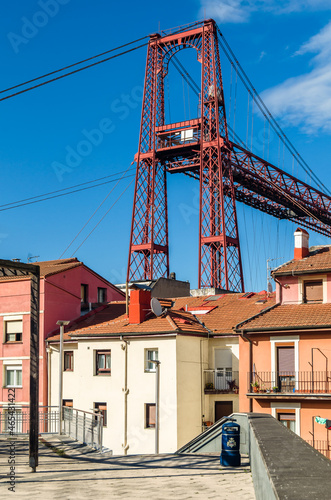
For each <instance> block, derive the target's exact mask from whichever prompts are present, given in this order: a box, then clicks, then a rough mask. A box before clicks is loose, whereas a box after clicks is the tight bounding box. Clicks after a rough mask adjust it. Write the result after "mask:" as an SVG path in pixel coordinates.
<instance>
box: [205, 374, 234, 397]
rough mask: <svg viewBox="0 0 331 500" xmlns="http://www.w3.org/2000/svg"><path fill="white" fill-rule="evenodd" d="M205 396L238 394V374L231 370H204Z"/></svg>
mask: <svg viewBox="0 0 331 500" xmlns="http://www.w3.org/2000/svg"><path fill="white" fill-rule="evenodd" d="M204 390H205V394H222V393H223V394H225V393H229V392H234V393H238V390H239V372H235V371H232V370H226V369H220V370H204Z"/></svg>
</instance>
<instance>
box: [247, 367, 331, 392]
mask: <svg viewBox="0 0 331 500" xmlns="http://www.w3.org/2000/svg"><path fill="white" fill-rule="evenodd" d="M247 378H248V382H247V392H249V393H282V394H298V393H302V394H317V393H320V394H323V393H326V394H327V393H330V392H331V372H330V371H317V372H316V371H314V372H313V371H299V372H296V371H287V372H286V371H278V372H253V373H248V377H247Z"/></svg>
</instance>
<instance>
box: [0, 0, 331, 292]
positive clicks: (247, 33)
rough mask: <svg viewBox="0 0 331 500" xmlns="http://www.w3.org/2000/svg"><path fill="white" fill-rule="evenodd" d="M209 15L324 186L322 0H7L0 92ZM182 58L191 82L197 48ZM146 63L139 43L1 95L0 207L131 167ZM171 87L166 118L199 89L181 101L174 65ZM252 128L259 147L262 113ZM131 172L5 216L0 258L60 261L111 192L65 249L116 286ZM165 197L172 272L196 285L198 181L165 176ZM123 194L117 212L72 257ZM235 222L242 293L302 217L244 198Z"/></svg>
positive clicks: (1, 17) (328, 66)
mask: <svg viewBox="0 0 331 500" xmlns="http://www.w3.org/2000/svg"><path fill="white" fill-rule="evenodd" d="M204 17H206V18H209V17H213V18H214V19H215V20H216V21H217V23H218V25H219V27H220V29H221V31H222V32H223V34H224V35H225V37H226V39H227V41H228V42H229V44H230V45H231V47H232V49H233V51H234V52H235V54H236V56H237V58H238V60H239V61H240V63H241V65H242V66H243V68H244V69H245V71H246V73H247V74H248V76H249V77H250V79H251V81H252V82H253V84H254V86H255V88H256V89H257V91H258V92H259V93H260V94H261V95H262V97H263V99H264V100H265V102H266V103H267V105H268V106H269V108H270V109H271V111H272V112H273V114H274V115H275V117H276V118H277V120H278V121H279V123H280V124H281V126H282V127H283V129H284V131H285V132H286V134H287V135H288V137H289V138H290V139H291V141H292V142H293V143H294V145H295V146H296V148H297V149H298V151H299V152H300V154H301V155H302V156H303V158H304V159H305V160H306V161H307V163H308V164H309V165H310V167H311V168H312V169H313V170H314V172H315V173H317V175H318V176H319V177H320V178H321V180H322V181H323V182H324V184H325V185H326V186H327V188H328V189H331V182H330V176H329V165H330V163H331V162H330V160H331V153H330V148H329V142H330V134H331V92H330V90H331V63H330V60H331V59H330V55H331V54H330V53H331V48H330V47H331V5H330V2H329V1H318V0H314V1H313V0H311V1H308V0H306V1H304V0H302V1H300V0H292V1H290V0H289V1H277V2H276V1H273V0H257V1H254V0H253V1H250V2H247V1H240V0H225V1H222V2H221V1H214V0H209V1H208V0H206V1H205V0H201V1H198V0H193V1H182V2H174V1H171V0H170V1H168V2H166V3H160V2H150V1H146V2H140V3H137V2H131V1H128V2H125V3H120V2H112V1H106V0H93V1H92V0H50V1H47V0H39V1H38V0H37V1H35V0H24V1H23V0H16V1H15V0H11V1H9V0H6V1H3V2H1V6H0V34H1V66H2V71H1V86H0V88H1V89H6V88H7V87H10V86H12V85H15V84H18V83H20V82H23V81H26V80H29V79H31V78H34V77H36V76H39V75H41V74H44V73H47V72H49V71H52V70H54V69H57V68H60V67H63V66H66V65H69V64H72V63H74V62H76V61H79V60H81V59H84V58H87V57H91V56H93V55H95V54H98V53H100V52H103V51H106V50H108V49H111V48H113V47H116V46H118V45H121V44H125V43H127V42H130V41H132V40H135V39H137V38H139V37H142V36H144V35H148V34H150V33H153V32H156V31H158V30H159V29H161V30H162V29H167V28H171V27H176V26H180V25H182V24H188V23H191V22H194V21H196V20H199V19H203V18H204ZM185 52H188V54H185ZM180 58H181V61H182V62H183V63H185V66H186V67H187V69H188V70H189V71H190V73H192V75H193V76H194V77H196V76H197V75H198V73H199V64H198V63H197V62H196V58H195V56H194V55H192V54H190V51H183V52H182V53H180ZM145 60H146V48H142V49H139V50H137V51H135V52H132V53H130V54H128V55H125V56H122V57H120V58H118V59H114V60H112V61H109V62H107V63H104V64H101V65H99V66H97V67H95V68H91V69H89V70H86V71H83V72H81V73H78V74H77V75H73V76H71V77H69V78H66V79H63V80H60V81H58V82H54V83H51V84H49V85H46V86H44V87H41V88H39V89H36V90H33V91H31V92H28V93H25V94H22V95H20V96H17V97H15V98H13V99H8V100H6V101H2V102H0V105H1V113H0V124H1V125H0V127H1V136H0V141H1V158H0V162H1V172H2V190H1V193H2V196H1V200H2V202H1V203H0V204H1V205H3V204H7V203H11V202H14V201H17V200H21V199H25V198H28V197H30V196H36V195H39V194H42V193H47V192H51V191H56V190H60V189H64V188H68V187H70V186H74V185H77V184H81V183H84V182H88V181H91V180H93V179H98V178H101V177H104V176H109V175H112V174H116V173H117V172H122V171H124V170H126V169H127V168H129V167H130V164H131V162H132V161H133V157H134V154H135V153H136V151H137V145H138V136H139V124H140V114H141V95H142V88H143V80H144V70H145ZM221 64H222V70H223V77H224V87H225V91H226V92H228V90H227V89H229V86H230V84H229V80H230V73H229V69H228V68H227V62H226V60H225V58H224V55H222V53H221ZM223 65H224V66H223ZM196 79H197V81H199V80H198V78H196ZM169 89H170V90H169V92H170V102H171V108H170V109H171V118H174V117H175V114H176V111H177V114H180V112H182V113H184V114H187V115H188V114H192V117H193V115H194V106H195V103H194V100H193V97H192V96H191V98H190V99H189V94H188V91H187V89H186V87H185V84H184V83H183V82H182V81H181V79H178V76H176V75H175V73H174V70H170V71H169ZM183 95H184V96H185V106H184V105H183V97H182V96H183ZM177 104H178V105H177ZM166 106H167V104H166ZM167 109H169V108H167ZM180 110H181V111H180ZM167 113H168V111H167ZM244 115H245V110H244V109H243V110H242V116H240V113H238V117H237V127H238V131H239V130H241V129H242V131H244V129H245V127H244V123H243V122H242V123H241V124H240V120H243V119H244V118H243V117H244ZM232 118H233V115H232ZM256 124H257V125H255V129H254V136H253V133H252V138H253V140H254V142H255V141H256V140H257V141H258V138H259V136H261V126H262V125H261V123H259V122H258V121H256ZM259 134H260V135H259ZM276 142H277V141H276ZM276 142H274V144H273V148H274V149H275V151H276V150H277V144H276ZM63 166H64V167H65V168H63ZM289 168H290V167H289ZM293 168H294V174H295V175H298V176H299V177H300V178H301V179H303V180H307V181H308V182H309V181H310V179H309V178H306V177H305V174H304V173H303V172H302V171H300V169H297V168H296V167H295V166H294V167H293V165H292V169H293ZM130 173H131V172H130ZM108 180H110V179H108ZM131 180H132V177H130V178H127V179H123V180H122V181H121V182H120V183H119V184H118V185H117V186H116V187H114V186H115V184H114V183H113V184H105V185H103V186H100V187H97V188H95V189H90V190H87V191H82V192H79V193H76V194H73V195H70V196H66V197H61V198H55V199H52V200H49V201H45V202H43V203H36V204H33V205H27V206H24V207H21V208H16V209H13V210H6V211H1V212H0V255H1V258H4V259H12V258H21V259H22V260H23V261H25V262H26V261H27V258H28V257H31V256H35V255H39V256H40V260H47V259H56V258H59V257H60V256H61V254H62V253H63V251H64V250H65V249H66V247H67V246H68V245H69V243H70V242H71V241H72V239H73V238H74V237H75V236H76V234H77V233H78V232H79V231H80V230H81V228H82V227H83V225H84V224H85V223H86V222H87V220H88V219H89V217H90V216H91V215H92V214H93V212H94V211H95V210H96V209H97V207H98V206H99V204H100V203H101V202H102V200H103V199H104V198H105V197H106V196H107V194H108V193H109V191H110V190H111V189H112V188H113V187H114V190H113V192H112V193H111V194H110V195H109V196H108V198H107V200H106V201H105V203H104V204H103V205H102V207H101V209H100V210H99V211H98V212H97V214H96V216H95V217H94V218H93V219H92V220H91V221H90V223H89V224H88V225H87V227H86V228H85V229H84V230H83V231H82V233H81V234H80V235H79V237H78V238H77V240H76V241H75V242H74V243H73V245H72V246H71V247H70V248H69V250H68V251H67V252H66V253H65V254H64V256H65V257H69V256H71V255H72V253H74V255H75V256H77V257H78V258H79V259H81V260H83V261H84V262H85V263H86V264H87V265H88V266H90V267H91V268H92V269H94V270H96V271H97V272H99V273H100V274H102V275H104V276H105V277H106V278H108V279H109V280H111V281H113V282H115V283H116V282H122V281H124V279H125V274H126V266H127V258H128V245H129V233H130V224H131V213H132V200H133V183H132V184H131V185H130V186H129V187H127V186H128V184H129V182H131ZM126 188H127V190H126V191H125V193H124V194H123V195H122V196H121V197H120V195H121V194H122V192H123V191H124V190H125V189H126ZM168 194H169V233H170V267H171V271H175V272H176V273H177V277H178V278H179V279H183V280H190V281H191V284H192V286H193V287H195V286H197V272H198V264H197V252H198V210H197V209H198V196H197V194H198V183H196V182H194V181H193V180H189V179H186V178H185V177H182V176H172V177H171V178H170V179H169V189H168ZM118 197H120V199H119V201H118V202H117V203H116V204H115V206H114V208H112V209H111V210H110V211H109V213H108V215H107V216H105V218H104V219H103V221H102V222H101V223H100V224H99V226H98V227H97V228H96V230H95V231H94V232H93V234H92V235H91V236H90V237H89V238H88V239H87V240H86V242H85V243H84V244H83V245H82V246H81V247H80V248H79V249H78V250H77V252H75V250H76V249H77V247H78V246H79V245H80V243H81V242H82V241H83V239H84V238H85V237H86V236H87V234H88V233H89V232H90V231H91V230H92V229H93V227H94V225H95V224H96V223H97V222H98V221H99V220H100V219H101V217H102V216H103V215H104V214H105V213H106V212H107V210H109V209H110V207H111V206H112V204H113V203H114V202H115V201H116V200H117V198H118ZM0 209H1V207H0ZM238 219H239V231H240V237H241V248H242V254H243V263H244V274H245V282H246V289H248V290H250V289H254V290H260V289H265V287H266V265H267V264H266V261H267V259H279V260H274V261H272V263H273V264H274V265H277V264H280V263H281V262H282V261H283V260H288V259H290V258H291V256H292V252H293V231H294V229H295V227H296V226H294V225H293V224H291V223H286V222H279V221H277V220H276V219H271V218H270V217H268V216H265V215H263V214H261V213H259V212H256V211H254V210H252V209H250V208H247V207H242V206H240V205H239V204H238ZM326 243H328V240H327V239H326V238H324V237H322V236H320V235H318V234H314V233H312V232H311V244H326Z"/></svg>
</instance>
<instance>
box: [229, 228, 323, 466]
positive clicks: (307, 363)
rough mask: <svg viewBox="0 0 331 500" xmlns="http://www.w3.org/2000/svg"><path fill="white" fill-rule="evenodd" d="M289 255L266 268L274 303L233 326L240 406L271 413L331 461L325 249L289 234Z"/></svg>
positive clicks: (301, 234)
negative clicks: (236, 340)
mask: <svg viewBox="0 0 331 500" xmlns="http://www.w3.org/2000/svg"><path fill="white" fill-rule="evenodd" d="M294 238H295V249H294V259H293V260H291V261H289V262H287V263H285V264H283V265H281V266H280V267H278V268H277V269H275V270H274V271H273V272H272V276H273V278H274V280H275V281H276V305H274V306H272V307H270V308H267V309H265V310H264V311H262V312H261V313H259V314H257V315H255V316H253V317H251V318H249V319H247V320H246V321H243V322H242V323H239V324H238V325H237V326H236V328H235V331H236V332H237V333H239V334H240V341H239V359H240V384H239V385H240V393H239V408H240V411H243V412H247V411H254V412H263V413H270V414H272V415H273V416H274V417H275V418H277V419H278V420H280V421H281V422H282V423H283V424H284V425H286V426H287V427H289V428H290V429H292V430H293V431H294V432H296V433H297V434H298V435H300V436H301V437H302V438H303V439H305V440H306V441H308V442H310V444H313V445H314V446H315V448H316V449H319V450H320V451H322V452H324V453H325V454H326V455H327V456H329V458H330V451H329V436H328V430H327V429H326V427H325V425H323V424H322V425H321V424H319V423H317V422H316V417H321V418H326V419H331V371H330V368H331V366H330V363H329V358H330V356H331V246H318V247H311V248H309V246H308V243H309V235H308V233H307V232H306V231H305V230H302V229H300V228H299V229H297V230H296V232H295V233H294Z"/></svg>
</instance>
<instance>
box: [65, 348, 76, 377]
mask: <svg viewBox="0 0 331 500" xmlns="http://www.w3.org/2000/svg"><path fill="white" fill-rule="evenodd" d="M73 370H74V352H73V351H64V368H63V371H65V372H72V371H73Z"/></svg>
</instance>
